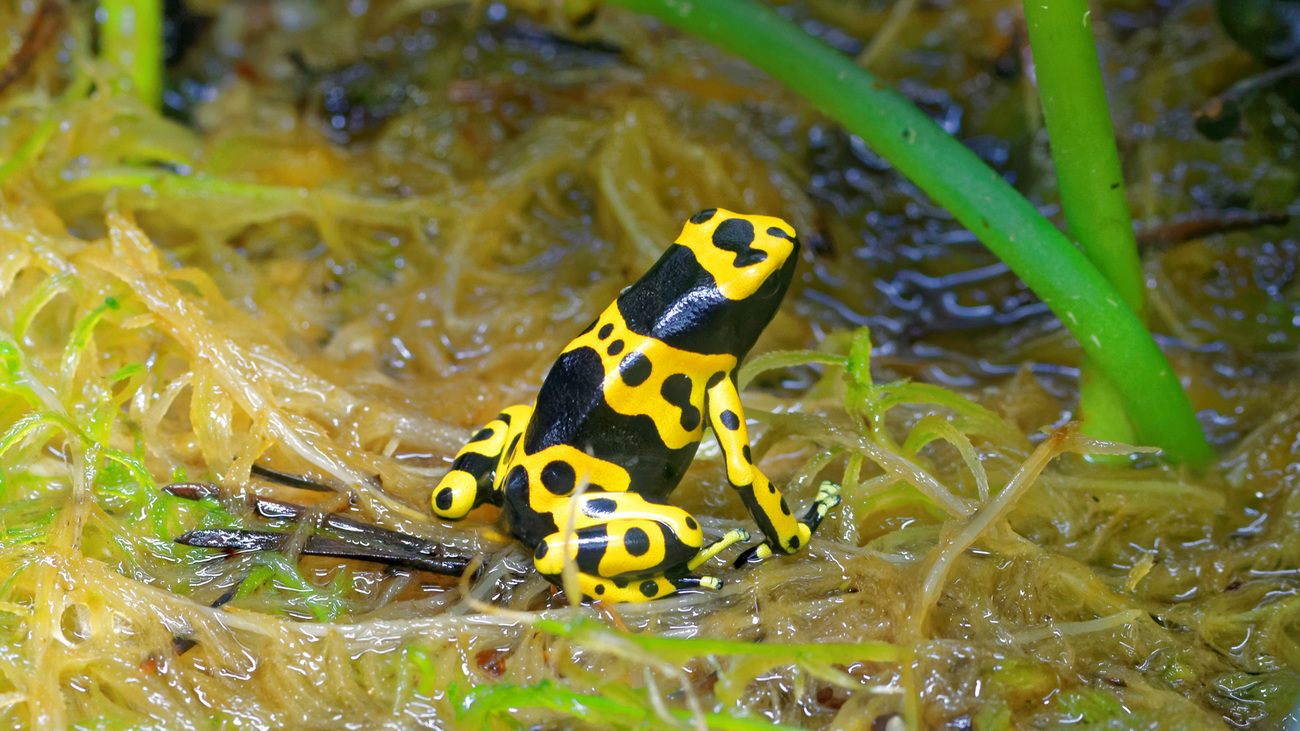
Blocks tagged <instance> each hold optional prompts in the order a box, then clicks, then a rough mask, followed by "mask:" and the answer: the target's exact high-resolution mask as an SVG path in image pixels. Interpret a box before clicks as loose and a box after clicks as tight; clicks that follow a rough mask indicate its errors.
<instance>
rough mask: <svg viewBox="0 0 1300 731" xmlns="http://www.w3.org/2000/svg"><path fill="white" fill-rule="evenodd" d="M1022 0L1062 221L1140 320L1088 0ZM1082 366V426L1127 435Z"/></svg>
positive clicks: (1133, 246) (1102, 387) (1098, 381)
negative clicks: (1058, 192) (1063, 214)
mask: <svg viewBox="0 0 1300 731" xmlns="http://www.w3.org/2000/svg"><path fill="white" fill-rule="evenodd" d="M1024 5H1025V20H1026V21H1027V23H1028V26H1029V44H1030V47H1031V48H1032V49H1033V52H1034V70H1035V74H1036V76H1037V79H1038V95H1039V98H1040V100H1041V101H1042V105H1043V119H1044V120H1045V121H1046V123H1047V132H1048V134H1049V135H1050V137H1051V140H1052V163H1053V165H1055V167H1056V177H1057V184H1058V185H1059V186H1060V192H1061V207H1062V208H1063V209H1064V211H1065V220H1066V224H1067V226H1068V227H1069V230H1070V233H1071V234H1072V235H1073V236H1074V237H1075V239H1077V240H1078V242H1079V245H1080V246H1081V247H1082V248H1083V253H1084V255H1086V256H1087V257H1088V259H1089V260H1090V261H1091V262H1092V263H1093V266H1095V267H1097V269H1099V270H1101V273H1102V274H1103V275H1105V277H1106V279H1107V280H1108V281H1109V282H1110V283H1111V284H1112V285H1113V286H1114V287H1115V289H1116V290H1117V291H1118V292H1119V294H1120V296H1121V297H1123V298H1124V303H1125V304H1127V305H1128V306H1129V308H1130V309H1132V310H1133V312H1135V313H1137V316H1138V319H1140V320H1143V321H1144V322H1145V320H1146V317H1145V313H1146V296H1145V295H1146V292H1145V290H1144V285H1143V277H1142V263H1141V261H1140V260H1139V258H1138V253H1137V241H1136V239H1134V237H1133V220H1132V218H1131V217H1130V216H1129V208H1128V199H1127V196H1126V194H1125V190H1124V175H1123V171H1122V170H1121V169H1120V164H1119V153H1118V152H1116V149H1115V133H1114V130H1113V129H1112V127H1111V121H1110V114H1109V112H1108V109H1107V104H1106V90H1105V87H1104V86H1103V85H1102V80H1101V65H1100V64H1099V63H1098V61H1097V47H1096V42H1095V41H1094V39H1093V35H1092V27H1091V24H1090V22H1089V17H1090V16H1089V13H1088V3H1087V0H1052V2H1051V3H1050V4H1049V3H1047V2H1044V0H1025V4H1024ZM1083 366H1084V367H1083V380H1082V382H1081V383H1080V386H1079V410H1080V412H1081V413H1082V414H1083V417H1084V428H1085V431H1086V432H1087V433H1089V434H1091V435H1092V436H1094V437H1100V438H1103V439H1112V440H1116V441H1130V440H1132V439H1133V438H1134V436H1135V435H1134V433H1133V429H1132V426H1131V425H1130V424H1129V422H1128V419H1126V418H1125V413H1124V411H1125V410H1124V408H1123V406H1122V403H1121V396H1120V394H1119V392H1118V390H1117V388H1116V387H1115V384H1114V383H1112V382H1111V381H1110V379H1108V378H1106V377H1105V376H1104V375H1103V374H1101V373H1097V372H1096V370H1097V369H1096V367H1095V366H1094V365H1093V363H1092V362H1091V359H1085V361H1084V364H1083Z"/></svg>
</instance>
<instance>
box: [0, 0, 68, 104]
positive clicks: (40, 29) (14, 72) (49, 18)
mask: <svg viewBox="0 0 1300 731" xmlns="http://www.w3.org/2000/svg"><path fill="white" fill-rule="evenodd" d="M63 21H64V17H63V6H62V5H60V4H59V3H58V2H57V0H44V1H43V2H42V3H41V4H40V5H39V6H37V8H36V12H35V13H32V22H31V25H29V26H27V31H26V32H25V33H23V41H22V44H21V45H20V46H18V51H17V52H16V53H14V55H13V56H11V57H10V58H9V61H8V63H6V64H5V65H4V67H3V68H0V93H4V91H5V89H8V88H9V85H10V84H12V83H14V82H15V81H17V80H18V79H19V78H21V77H22V75H23V74H25V73H27V69H28V68H29V67H30V66H31V65H32V61H35V60H36V57H37V56H38V55H40V52H41V51H43V50H45V48H46V46H49V45H50V42H51V41H53V40H54V37H55V36H57V35H58V34H59V31H61V30H63Z"/></svg>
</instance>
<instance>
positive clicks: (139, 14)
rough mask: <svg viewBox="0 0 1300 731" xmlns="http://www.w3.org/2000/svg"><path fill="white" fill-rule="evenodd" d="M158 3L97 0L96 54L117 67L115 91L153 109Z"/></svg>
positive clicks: (158, 83)
mask: <svg viewBox="0 0 1300 731" xmlns="http://www.w3.org/2000/svg"><path fill="white" fill-rule="evenodd" d="M162 6H163V4H162V0H100V3H99V13H97V14H96V18H98V19H99V20H100V25H99V43H100V55H101V56H103V57H104V58H105V59H107V60H108V61H109V62H110V63H112V64H113V66H114V67H116V68H117V70H118V72H119V74H120V76H119V79H118V81H117V83H116V84H115V86H116V88H117V90H118V91H121V92H126V93H131V94H135V95H136V96H137V97H138V98H139V99H140V101H142V102H144V103H145V104H146V105H148V106H149V108H150V109H157V108H159V106H160V105H161V104H162V87H163V7H162Z"/></svg>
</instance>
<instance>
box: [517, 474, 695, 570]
mask: <svg viewBox="0 0 1300 731" xmlns="http://www.w3.org/2000/svg"><path fill="white" fill-rule="evenodd" d="M573 509H574V510H576V511H577V512H576V514H575V515H574V516H573V522H574V526H575V529H574V531H573V537H574V538H575V539H576V540H573V541H570V543H569V545H568V551H567V553H568V555H569V558H570V559H571V560H572V561H573V562H574V563H575V564H576V566H577V569H578V571H579V573H581V574H586V575H589V576H592V577H603V578H606V579H620V580H624V579H626V580H627V581H633V580H635V579H638V578H643V577H644V578H648V577H653V576H655V575H661V574H664V573H674V572H676V573H678V574H682V575H684V574H685V573H686V572H687V570H686V564H687V563H688V562H689V561H690V560H691V559H692V558H694V557H695V555H696V554H697V553H699V551H700V548H701V546H703V545H704V533H703V532H702V531H701V530H700V524H699V523H698V522H697V521H696V520H695V518H692V517H691V515H690V514H689V513H687V512H686V511H685V510H682V509H681V508H678V507H676V506H673V505H666V504H663V503H659V502H656V501H653V500H650V499H647V498H645V497H642V496H641V495H638V494H636V493H633V492H597V493H588V494H586V495H583V496H582V497H581V498H579V499H578V500H577V501H575V503H574V506H573ZM568 518H569V516H568V515H567V514H565V513H561V514H559V515H557V516H556V523H558V524H559V525H561V526H563V525H564V524H565V523H566V522H567V520H568ZM563 547H564V531H563V530H561V531H559V532H556V533H552V534H551V535H549V536H547V537H546V538H545V539H543V540H542V542H541V543H539V544H538V545H537V547H536V549H535V552H534V558H533V560H534V563H536V565H537V570H538V571H539V572H541V573H542V574H544V575H545V576H547V577H548V578H551V579H553V580H555V581H558V580H559V577H560V572H561V570H562V569H563V566H564V555H565V551H564V550H563Z"/></svg>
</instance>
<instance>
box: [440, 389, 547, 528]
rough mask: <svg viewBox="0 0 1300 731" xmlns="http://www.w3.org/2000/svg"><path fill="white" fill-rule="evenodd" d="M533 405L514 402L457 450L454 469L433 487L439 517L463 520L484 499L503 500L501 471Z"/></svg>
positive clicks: (516, 443)
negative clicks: (514, 404) (498, 486)
mask: <svg viewBox="0 0 1300 731" xmlns="http://www.w3.org/2000/svg"><path fill="white" fill-rule="evenodd" d="M532 413H533V407H531V406H511V407H510V408H508V409H505V410H504V411H502V412H501V413H500V414H497V417H496V418H495V419H493V420H492V421H489V422H488V423H487V424H486V425H485V426H484V427H483V428H482V429H480V430H478V431H477V432H476V433H475V434H474V436H473V437H471V438H470V440H469V442H468V443H466V444H465V446H463V447H461V449H460V451H459V452H457V453H456V459H455V461H453V462H452V463H451V469H450V470H449V471H448V472H447V474H445V475H443V477H442V480H441V481H440V482H439V483H438V486H437V487H435V488H434V489H433V512H434V514H435V515H437V516H438V517H439V518H445V519H447V520H460V519H461V518H464V517H465V515H466V514H467V513H469V511H471V510H473V509H474V508H476V507H478V506H480V505H482V504H483V503H493V504H496V505H500V504H501V498H500V492H499V491H498V490H497V487H496V485H497V483H498V482H499V480H497V479H496V478H497V475H498V473H499V472H500V469H499V468H500V467H501V465H502V464H503V463H504V462H505V461H506V460H508V459H509V458H510V455H511V453H512V452H514V450H515V448H516V446H517V445H518V443H519V438H520V436H521V435H522V434H523V433H524V429H525V428H527V426H528V419H529V417H530V416H532Z"/></svg>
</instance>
